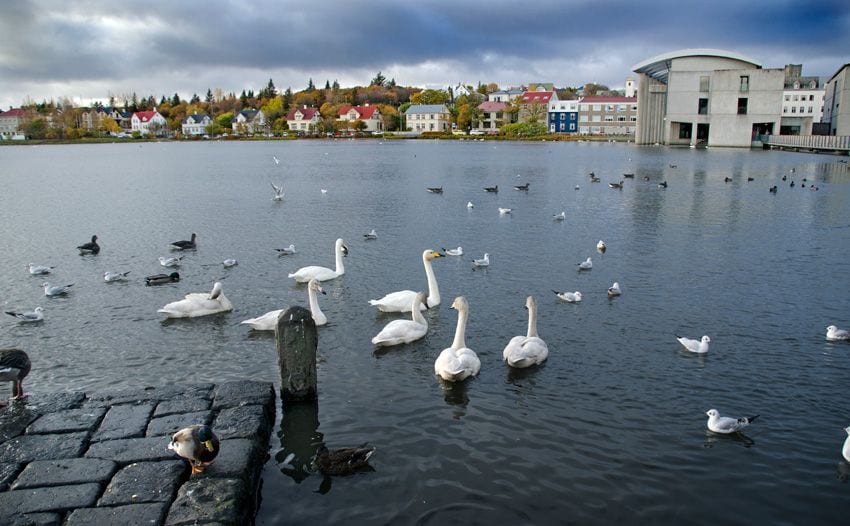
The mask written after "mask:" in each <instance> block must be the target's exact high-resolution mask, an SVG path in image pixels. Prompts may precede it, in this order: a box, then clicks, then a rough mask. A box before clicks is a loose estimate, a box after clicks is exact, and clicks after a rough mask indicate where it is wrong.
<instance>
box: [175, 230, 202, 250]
mask: <svg viewBox="0 0 850 526" xmlns="http://www.w3.org/2000/svg"><path fill="white" fill-rule="evenodd" d="M197 237H198V235H197V234H195V233H194V232H192V239H190V240H189V241H185V240H184V241H175V242H174V243H171V247H172V248H175V249H178V250H195V249H196V248H197V245H196V244H195V238H197Z"/></svg>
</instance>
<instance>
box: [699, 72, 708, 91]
mask: <svg viewBox="0 0 850 526" xmlns="http://www.w3.org/2000/svg"><path fill="white" fill-rule="evenodd" d="M710 78H711V77H709V76H707V75H706V76H703V77H700V78H699V90H700V91H708V86H709V79H710Z"/></svg>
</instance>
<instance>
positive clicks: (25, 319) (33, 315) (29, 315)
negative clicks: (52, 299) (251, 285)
mask: <svg viewBox="0 0 850 526" xmlns="http://www.w3.org/2000/svg"><path fill="white" fill-rule="evenodd" d="M6 314H8V315H9V316H14V317H16V318H18V320H20V322H21V323H35V322H37V321H42V320H43V319H44V309H42V308H41V307H36V308H35V309H33V310H30V311H24V312H15V311H9V310H7V311H6Z"/></svg>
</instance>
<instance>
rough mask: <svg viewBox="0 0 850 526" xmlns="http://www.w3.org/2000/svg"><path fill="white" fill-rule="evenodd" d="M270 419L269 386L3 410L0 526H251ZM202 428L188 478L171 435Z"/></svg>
mask: <svg viewBox="0 0 850 526" xmlns="http://www.w3.org/2000/svg"><path fill="white" fill-rule="evenodd" d="M274 418H275V394H274V387H273V385H272V384H271V383H268V382H255V381H238V382H227V383H222V384H217V385H213V384H193V385H185V386H168V387H160V388H147V389H140V390H125V391H112V392H103V393H93V394H86V393H71V392H69V393H57V394H50V395H40V394H34V395H31V396H30V398H29V399H28V400H26V401H25V402H13V403H11V404H10V406H9V407H7V408H4V409H0V524H3V525H9V526H11V525H24V524H27V525H29V524H32V525H54V524H55V525H62V524H64V525H68V526H73V525H95V524H121V525H122V526H131V525H135V524H140V525H141V524H144V525H160V524H164V525H182V524H251V523H252V522H253V519H254V516H255V514H256V510H257V506H258V497H259V494H260V473H261V472H262V469H263V464H264V463H265V461H266V459H267V458H268V450H269V438H270V435H271V430H272V427H273V425H274ZM199 423H206V424H210V425H211V426H212V428H213V430H214V431H215V433H216V434H217V435H218V437H219V439H220V440H221V449H220V453H219V454H218V457H217V458H216V460H215V462H213V463H212V465H210V466H209V467H208V468H207V469H206V470H205V471H204V472H203V473H201V474H198V475H193V476H190V469H189V464H188V462H187V461H185V460H183V459H181V458H179V457H178V456H177V455H176V454H175V453H174V452H173V451H171V450H169V449H167V445H168V443H169V442H170V438H171V434H173V433H174V432H175V431H177V430H178V429H181V428H183V427H186V426H189V425H191V424H199Z"/></svg>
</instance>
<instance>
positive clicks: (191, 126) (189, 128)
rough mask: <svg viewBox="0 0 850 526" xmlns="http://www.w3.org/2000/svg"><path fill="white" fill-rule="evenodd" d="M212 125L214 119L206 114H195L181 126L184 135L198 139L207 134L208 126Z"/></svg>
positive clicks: (188, 117)
mask: <svg viewBox="0 0 850 526" xmlns="http://www.w3.org/2000/svg"><path fill="white" fill-rule="evenodd" d="M210 124H212V119H210V116H209V115H207V114H206V113H194V114H192V115H188V116H187V117H186V118H185V119H183V122H182V124H181V128H182V130H183V135H186V136H193V137H197V136H200V135H205V134H206V133H207V126H209V125H210Z"/></svg>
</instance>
